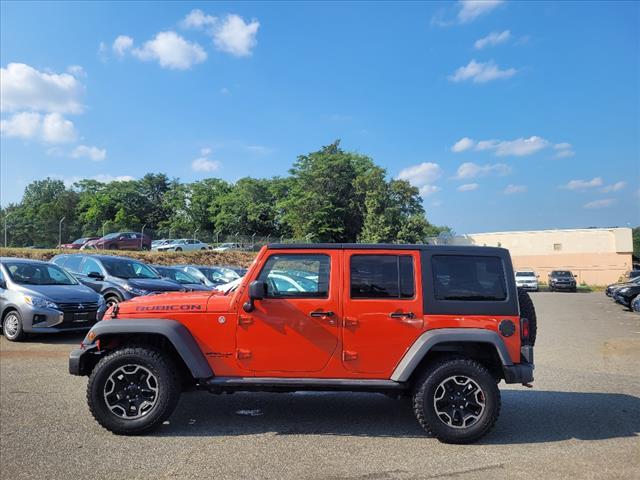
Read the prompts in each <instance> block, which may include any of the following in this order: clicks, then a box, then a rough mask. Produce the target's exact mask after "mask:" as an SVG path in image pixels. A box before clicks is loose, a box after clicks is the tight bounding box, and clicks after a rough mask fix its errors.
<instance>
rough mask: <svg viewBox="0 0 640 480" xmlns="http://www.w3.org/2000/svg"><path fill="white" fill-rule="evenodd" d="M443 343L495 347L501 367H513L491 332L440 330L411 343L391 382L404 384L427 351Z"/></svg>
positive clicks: (503, 345) (432, 331) (480, 330)
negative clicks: (476, 344)
mask: <svg viewBox="0 0 640 480" xmlns="http://www.w3.org/2000/svg"><path fill="white" fill-rule="evenodd" d="M445 342H461V343H465V342H474V343H488V344H491V345H493V346H494V347H495V349H496V351H497V352H498V356H499V357H500V361H501V362H502V366H503V367H510V366H512V365H513V362H512V361H511V357H510V356H509V351H508V350H507V347H506V345H505V344H504V342H503V341H502V339H501V338H500V336H499V335H498V334H497V333H496V332H493V331H491V330H483V329H480V328H441V329H436V330H429V331H428V332H425V333H423V334H422V335H420V336H419V337H418V339H417V340H416V341H415V342H413V345H411V348H409V350H407V353H405V355H404V357H402V360H400V363H398V365H397V366H396V368H395V370H394V371H393V373H392V374H391V380H394V381H396V382H406V381H407V380H409V377H410V376H411V374H412V373H413V371H414V370H415V369H416V367H417V366H418V365H419V364H420V362H421V361H422V359H423V358H424V357H425V355H426V354H427V353H429V350H431V349H432V348H433V347H434V346H436V345H438V344H440V343H445Z"/></svg>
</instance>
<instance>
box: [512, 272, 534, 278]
mask: <svg viewBox="0 0 640 480" xmlns="http://www.w3.org/2000/svg"><path fill="white" fill-rule="evenodd" d="M535 276H536V274H535V273H533V272H516V277H535Z"/></svg>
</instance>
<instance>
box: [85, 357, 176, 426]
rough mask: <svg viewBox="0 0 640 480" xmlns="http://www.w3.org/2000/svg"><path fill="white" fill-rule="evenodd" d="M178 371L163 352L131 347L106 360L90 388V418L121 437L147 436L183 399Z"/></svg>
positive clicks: (94, 373) (93, 374)
mask: <svg viewBox="0 0 640 480" xmlns="http://www.w3.org/2000/svg"><path fill="white" fill-rule="evenodd" d="M175 372H176V367H175V365H173V363H172V362H171V361H170V360H169V359H167V358H166V357H165V356H163V355H162V353H161V352H159V351H157V350H154V349H151V348H145V347H128V348H123V349H121V350H116V351H114V352H113V353H110V354H109V355H107V356H106V357H104V358H103V359H102V360H100V362H98V364H97V365H96V367H95V368H94V369H93V371H92V373H91V376H90V377H89V384H88V386H87V403H88V404H89V409H90V410H91V414H92V415H93V417H94V418H95V419H96V420H97V421H98V423H99V424H100V425H102V426H103V427H104V428H106V429H107V430H109V431H111V432H113V433H116V434H120V435H137V434H141V433H145V432H147V431H149V430H151V429H153V428H155V427H157V426H158V425H160V424H161V423H162V422H163V421H164V420H166V419H167V418H168V417H169V415H171V413H172V412H173V410H174V409H175V406H176V404H177V403H178V398H179V397H180V379H179V378H178V376H177V375H176V373H175Z"/></svg>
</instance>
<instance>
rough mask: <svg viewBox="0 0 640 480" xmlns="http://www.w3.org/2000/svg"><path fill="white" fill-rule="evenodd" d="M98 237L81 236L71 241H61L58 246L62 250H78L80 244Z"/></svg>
mask: <svg viewBox="0 0 640 480" xmlns="http://www.w3.org/2000/svg"><path fill="white" fill-rule="evenodd" d="M99 238H100V237H82V238H78V239H77V240H74V241H73V242H71V243H63V244H62V245H60V248H62V249H64V250H80V248H82V246H83V245H84V244H85V243H87V242H92V241H94V240H98V239H99Z"/></svg>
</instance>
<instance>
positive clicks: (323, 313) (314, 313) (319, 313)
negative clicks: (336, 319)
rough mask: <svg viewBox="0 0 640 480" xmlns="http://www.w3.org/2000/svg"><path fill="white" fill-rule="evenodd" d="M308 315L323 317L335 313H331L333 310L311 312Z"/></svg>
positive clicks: (331, 315)
mask: <svg viewBox="0 0 640 480" xmlns="http://www.w3.org/2000/svg"><path fill="white" fill-rule="evenodd" d="M309 315H310V316H312V317H314V318H323V317H333V316H334V315H335V313H333V312H311V313H310V314H309Z"/></svg>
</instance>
